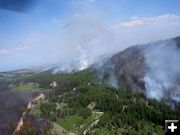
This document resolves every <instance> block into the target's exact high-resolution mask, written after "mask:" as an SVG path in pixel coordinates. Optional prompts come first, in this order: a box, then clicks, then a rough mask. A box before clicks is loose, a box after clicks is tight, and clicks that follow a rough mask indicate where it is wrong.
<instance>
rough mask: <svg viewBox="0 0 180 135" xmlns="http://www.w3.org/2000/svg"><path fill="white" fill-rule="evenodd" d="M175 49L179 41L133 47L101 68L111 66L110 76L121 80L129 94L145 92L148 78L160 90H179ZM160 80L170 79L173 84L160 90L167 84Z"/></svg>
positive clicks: (177, 62)
mask: <svg viewBox="0 0 180 135" xmlns="http://www.w3.org/2000/svg"><path fill="white" fill-rule="evenodd" d="M179 48H180V37H176V38H173V39H168V40H163V41H158V42H153V43H149V44H145V45H136V46H133V47H130V48H127V49H126V50H124V51H122V52H119V53H117V54H115V55H114V56H113V57H112V58H111V59H110V60H109V61H108V62H107V63H106V64H105V66H104V68H106V69H107V67H108V66H109V64H112V65H113V67H114V68H113V72H115V74H116V75H117V77H118V78H121V79H122V80H124V82H125V85H126V88H127V89H128V90H130V91H133V92H136V91H138V92H145V90H146V89H147V87H148V85H150V84H148V82H146V81H147V80H145V77H146V76H147V75H148V74H153V75H154V76H153V77H154V78H153V79H154V80H155V81H154V82H155V83H157V82H158V81H159V83H161V84H160V85H162V86H161V87H164V89H171V88H175V87H179V85H180V81H179V80H180V79H179V78H180V74H179V73H180V70H179V69H178V68H177V67H178V66H179V64H180V61H179V59H178V58H179V56H180V49H179ZM168 64H169V65H168ZM166 68H167V69H166ZM165 69H166V70H165ZM152 71H153V72H152ZM155 71H156V74H155ZM150 72H151V73H150ZM166 72H167V73H166ZM174 74H175V75H174ZM161 76H163V77H164V78H165V77H168V76H172V79H171V80H174V82H171V83H172V85H171V84H170V85H171V86H170V85H168V86H167V87H166V86H163V85H164V84H165V83H167V82H165V79H164V78H163V77H162V78H163V79H162V78H160V77H161ZM157 77H158V78H157ZM166 80H167V79H166ZM169 87H171V88H169ZM154 89H155V88H154ZM176 91H177V92H176V93H177V94H178V92H179V88H176ZM163 92H164V91H163ZM166 92H167V93H168V91H166Z"/></svg>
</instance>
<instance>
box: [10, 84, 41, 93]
mask: <svg viewBox="0 0 180 135" xmlns="http://www.w3.org/2000/svg"><path fill="white" fill-rule="evenodd" d="M13 88H14V89H15V90H16V91H19V92H32V91H38V90H40V88H39V84H38V83H25V84H24V83H23V84H18V85H15V86H13Z"/></svg>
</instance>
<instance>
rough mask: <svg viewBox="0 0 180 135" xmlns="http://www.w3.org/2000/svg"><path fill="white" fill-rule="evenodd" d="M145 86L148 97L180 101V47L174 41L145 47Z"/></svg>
mask: <svg viewBox="0 0 180 135" xmlns="http://www.w3.org/2000/svg"><path fill="white" fill-rule="evenodd" d="M144 54H145V63H146V65H147V67H148V72H147V73H146V74H145V77H144V81H145V88H146V95H147V97H148V98H156V99H158V100H161V99H163V98H166V99H167V98H168V99H169V98H170V99H172V100H175V101H180V96H179V94H180V69H179V67H180V49H179V48H177V46H176V44H175V42H174V41H169V40H167V41H161V42H158V43H157V44H156V45H155V44H153V43H152V44H151V45H150V46H149V47H148V48H146V49H145V53H144Z"/></svg>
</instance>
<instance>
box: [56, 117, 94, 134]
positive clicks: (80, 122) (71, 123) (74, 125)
mask: <svg viewBox="0 0 180 135" xmlns="http://www.w3.org/2000/svg"><path fill="white" fill-rule="evenodd" d="M93 121H95V117H94V116H93V115H92V116H90V117H88V118H84V117H82V116H79V115H74V116H70V117H66V118H64V119H59V120H58V121H57V123H58V124H59V125H60V126H62V127H63V128H65V129H66V130H67V131H71V132H74V133H76V134H77V135H80V134H81V133H82V131H84V129H86V128H87V126H88V125H89V124H90V123H92V122H93Z"/></svg>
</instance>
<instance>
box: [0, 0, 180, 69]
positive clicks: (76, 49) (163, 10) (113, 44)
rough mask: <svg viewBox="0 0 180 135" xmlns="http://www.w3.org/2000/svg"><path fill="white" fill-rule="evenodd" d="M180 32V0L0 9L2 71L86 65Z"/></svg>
mask: <svg viewBox="0 0 180 135" xmlns="http://www.w3.org/2000/svg"><path fill="white" fill-rule="evenodd" d="M2 1H3V0H0V8H2ZM4 1H5V0H4ZM37 1H38V0H37ZM178 35H180V1H179V0H146V1H145V0H39V1H38V2H36V3H34V4H33V6H32V7H31V8H29V10H28V11H26V12H21V11H20V12H16V11H11V10H6V9H0V64H1V65H0V71H6V70H13V69H19V68H25V67H32V66H39V65H41V66H45V65H51V64H55V63H63V64H67V63H71V62H72V61H73V62H74V63H75V62H77V61H78V62H79V63H80V64H82V67H83V66H87V65H88V64H91V63H93V62H95V61H96V60H97V58H98V57H100V56H102V55H106V54H110V53H114V52H117V51H120V50H122V49H125V48H127V47H129V46H131V45H133V44H140V43H147V42H150V41H156V40H161V39H166V38H171V37H174V36H178Z"/></svg>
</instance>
